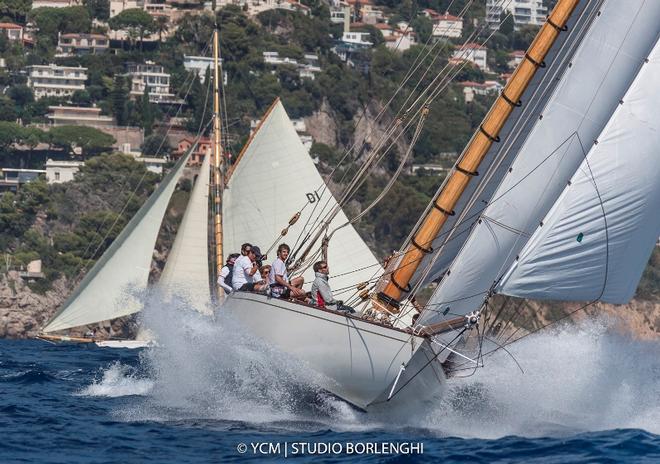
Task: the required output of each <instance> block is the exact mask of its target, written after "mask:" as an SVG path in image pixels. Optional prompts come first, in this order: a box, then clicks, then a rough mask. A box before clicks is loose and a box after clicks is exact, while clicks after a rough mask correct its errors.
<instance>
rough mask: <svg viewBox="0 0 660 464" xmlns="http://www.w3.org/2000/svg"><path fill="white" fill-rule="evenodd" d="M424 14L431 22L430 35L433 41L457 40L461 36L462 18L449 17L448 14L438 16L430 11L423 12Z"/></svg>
mask: <svg viewBox="0 0 660 464" xmlns="http://www.w3.org/2000/svg"><path fill="white" fill-rule="evenodd" d="M424 14H425V15H426V16H427V17H429V18H430V19H431V22H433V30H432V32H431V35H432V36H433V38H434V39H442V38H449V39H457V38H459V37H461V36H462V35H463V18H459V17H458V16H453V15H450V14H449V13H448V12H445V14H439V13H438V12H437V11H435V10H432V9H426V10H424Z"/></svg>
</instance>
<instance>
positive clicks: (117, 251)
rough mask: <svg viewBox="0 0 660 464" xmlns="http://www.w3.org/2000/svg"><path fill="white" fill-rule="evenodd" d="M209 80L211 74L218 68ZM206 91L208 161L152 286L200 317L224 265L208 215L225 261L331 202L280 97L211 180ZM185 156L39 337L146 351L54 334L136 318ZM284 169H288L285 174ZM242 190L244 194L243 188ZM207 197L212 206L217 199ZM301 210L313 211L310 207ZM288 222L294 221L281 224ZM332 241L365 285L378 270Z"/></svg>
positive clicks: (362, 249)
mask: <svg viewBox="0 0 660 464" xmlns="http://www.w3.org/2000/svg"><path fill="white" fill-rule="evenodd" d="M216 50H217V49H216ZM216 73H219V70H218V68H216ZM216 82H219V81H218V80H216ZM215 92H216V93H215V95H214V100H215V108H216V115H217V116H216V119H215V121H214V122H216V127H215V129H216V130H215V131H214V132H215V134H216V135H215V137H216V139H215V141H216V143H215V147H216V148H215V149H214V152H213V155H212V156H205V157H204V162H203V164H202V166H201V168H200V171H199V174H198V175H197V180H196V181H195V185H194V187H193V190H192V192H191V196H190V199H189V202H188V205H187V207H186V211H185V213H184V216H183V218H182V220H181V223H180V225H179V228H178V230H177V235H176V238H175V240H174V244H173V246H172V249H171V250H170V253H169V255H168V257H167V262H166V265H165V268H164V269H163V272H162V274H161V277H160V279H159V281H158V282H157V284H156V288H157V290H158V291H159V292H161V294H162V295H164V296H165V297H168V296H176V297H177V298H179V299H183V300H185V301H187V302H188V303H189V306H190V307H193V308H195V309H197V310H198V311H200V312H202V313H205V314H211V313H212V310H213V305H212V303H211V301H212V292H211V285H210V283H213V284H214V283H215V278H214V276H213V275H212V274H213V273H210V272H209V267H210V266H209V263H213V262H217V263H220V265H222V264H223V259H222V253H219V254H218V256H217V257H216V258H215V260H214V259H213V258H214V257H213V254H212V253H210V252H209V250H210V248H209V246H208V243H209V239H210V238H211V237H210V234H209V229H208V227H207V223H208V218H209V215H211V216H212V217H213V219H214V222H216V221H217V222H218V223H220V221H221V225H222V227H221V229H220V234H218V235H219V237H220V238H218V235H214V236H213V238H215V239H216V240H217V241H218V242H219V243H221V238H222V235H224V238H225V240H224V244H223V246H224V249H225V253H226V254H229V253H232V252H235V251H237V250H240V246H241V243H243V242H245V241H251V242H253V243H255V244H257V243H258V244H263V245H262V247H263V248H262V249H264V250H265V247H266V246H267V245H266V244H270V243H271V242H273V240H275V239H276V238H277V237H280V236H281V231H282V229H284V228H285V227H287V226H288V228H287V230H291V233H292V235H293V233H296V234H299V233H302V231H303V225H304V224H305V222H307V221H309V220H311V219H312V211H313V209H314V208H313V206H314V205H320V204H322V203H323V204H325V202H326V201H327V200H328V199H332V195H331V194H330V192H329V190H327V189H326V188H325V184H324V183H323V180H322V178H321V176H320V175H319V173H318V171H317V170H316V167H315V165H314V162H313V161H312V159H311V158H310V156H309V154H308V152H307V150H306V148H305V147H304V146H303V144H302V142H301V141H300V138H299V136H298V134H297V133H296V130H295V128H294V126H293V123H292V121H291V120H290V119H289V117H288V115H287V113H286V111H285V109H284V106H283V105H282V103H281V101H280V100H279V99H276V100H275V102H274V103H273V104H272V105H271V107H270V108H269V109H268V111H267V112H266V114H265V116H264V117H263V118H262V121H261V123H260V124H259V127H258V128H257V130H256V131H255V132H254V133H253V135H252V136H251V137H250V139H249V141H248V143H247V144H246V146H245V147H244V148H243V151H242V152H241V154H240V155H239V157H238V159H237V161H236V163H234V165H233V166H232V170H231V171H229V173H228V175H227V177H228V180H227V182H225V181H224V180H220V179H218V178H217V174H218V173H219V172H220V169H214V170H213V172H211V169H210V164H214V165H215V166H218V165H219V160H220V159H222V154H221V153H220V143H219V140H220V135H219V126H220V124H219V121H220V119H219V115H218V113H219V102H218V99H219V96H218V92H217V89H216V91H215ZM191 151H192V150H191ZM189 157H190V153H188V154H186V155H185V156H183V157H182V158H181V159H179V160H178V161H177V163H176V165H175V166H174V167H173V168H172V169H171V171H170V172H169V173H168V174H167V176H165V178H164V179H163V180H162V181H161V183H160V185H159V187H158V188H157V189H156V191H155V192H154V193H153V194H152V195H151V197H150V198H149V199H148V200H147V202H146V203H145V204H144V205H143V206H142V208H141V209H140V210H139V211H138V212H137V213H136V215H135V217H133V218H132V220H131V221H130V222H129V223H128V225H127V226H126V227H125V228H124V230H123V231H122V232H121V233H120V235H119V236H118V237H117V239H115V241H114V242H113V244H112V245H111V246H110V247H109V248H108V249H107V250H106V252H105V253H104V254H103V256H102V257H101V258H100V259H99V260H98V261H97V263H96V264H95V265H94V266H93V267H92V269H91V270H90V271H89V272H88V273H87V274H86V276H85V278H84V279H83V280H82V282H81V283H80V284H79V285H78V287H77V288H76V289H75V290H74V292H73V293H72V295H71V296H70V297H69V298H68V299H67V301H66V302H65V303H64V304H63V305H62V307H61V308H60V309H59V310H58V311H57V312H56V313H55V314H54V315H53V317H52V318H51V319H50V320H49V321H48V322H47V323H46V324H45V325H44V327H43V329H42V333H41V334H40V338H42V339H46V340H51V341H76V342H95V343H96V344H97V345H100V346H109V347H131V348H133V347H142V346H145V345H146V344H147V343H148V341H149V336H148V334H138V339H137V340H95V339H93V338H85V337H69V336H66V335H57V333H58V332H61V331H65V330H68V329H71V328H75V327H83V326H86V325H91V324H97V323H99V322H103V321H108V320H112V319H116V318H119V317H123V316H127V315H130V314H134V313H136V312H138V311H140V310H141V308H142V305H143V303H142V298H143V297H144V296H145V295H144V293H145V292H146V291H147V288H148V286H147V283H148V277H149V269H150V267H151V261H152V259H153V249H154V245H155V243H156V238H157V236H158V231H159V229H160V227H161V222H162V219H163V217H164V215H165V213H166V208H167V204H168V202H169V200H170V197H171V195H172V193H173V192H174V189H175V186H176V183H177V181H178V179H179V178H180V177H181V174H182V172H183V169H184V168H185V165H186V163H187V161H188V159H189ZM290 166H295V167H296V169H295V170H290ZM211 174H213V176H211ZM216 185H219V186H221V188H220V189H219V190H220V191H221V192H222V193H224V198H225V199H226V200H225V202H224V204H223V205H222V206H221V207H220V208H218V203H217V202H215V201H214V202H212V203H211V204H209V187H210V189H211V191H212V192H213V191H214V190H215V186H216ZM246 186H247V187H249V188H248V189H247V190H246V189H245V187H246ZM269 192H272V193H274V194H271V193H269ZM211 196H212V197H214V198H218V196H217V195H211ZM332 200H333V201H334V199H332ZM310 202H315V203H314V205H312V203H310ZM306 205H309V207H307V206H306ZM210 207H211V208H210ZM298 208H301V211H300V214H298V217H299V218H300V219H299V220H298V221H297V223H296V222H295V221H291V217H292V216H294V215H295V213H296V211H297V209H298ZM210 210H211V214H210ZM223 210H224V211H223ZM218 211H223V214H222V220H221V219H220V216H221V215H219V214H216V212H218ZM339 219H341V217H340V218H339ZM290 221H291V222H294V223H293V224H289V222H290ZM223 231H224V233H223ZM338 243H340V244H342V246H341V248H337V250H341V253H339V254H335V250H333V252H332V253H333V254H332V256H333V257H335V256H336V259H337V260H341V261H342V263H344V267H343V268H339V269H338V271H342V269H343V270H345V271H346V272H348V271H352V270H353V269H355V268H364V270H363V271H362V272H363V274H362V275H361V277H360V278H365V279H367V278H369V277H371V276H372V275H374V274H377V273H379V272H381V271H382V268H381V267H380V265H379V263H378V261H377V260H376V258H375V257H374V256H373V254H372V253H371V251H370V250H369V248H368V247H367V246H366V245H365V244H364V242H363V241H362V240H361V239H360V237H359V236H358V234H357V232H356V231H355V229H353V228H352V227H350V228H346V229H345V231H343V233H342V234H341V236H339V237H338ZM221 250H222V248H220V251H221ZM353 266H354V267H353Z"/></svg>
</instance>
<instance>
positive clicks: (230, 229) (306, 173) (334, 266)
mask: <svg viewBox="0 0 660 464" xmlns="http://www.w3.org/2000/svg"><path fill="white" fill-rule="evenodd" d="M234 166H235V167H234V171H233V172H232V173H231V177H230V178H229V181H228V184H227V188H226V189H225V190H224V194H223V208H222V210H223V225H222V230H223V253H224V255H225V256H228V255H229V254H230V253H236V252H238V251H239V250H240V247H241V244H242V243H245V242H249V243H252V244H255V245H258V246H259V247H260V248H261V250H262V252H265V250H266V249H267V248H268V247H269V246H270V245H271V244H273V243H275V242H276V241H278V237H279V236H280V232H281V231H282V229H284V228H285V227H286V226H287V224H288V222H289V220H290V219H291V217H292V216H293V215H294V214H295V213H296V212H297V211H301V208H302V214H301V217H300V219H299V220H298V222H297V223H296V224H295V225H294V226H292V227H291V228H290V230H289V232H288V234H287V235H286V236H285V237H283V238H282V239H281V240H279V241H282V242H286V243H288V244H289V245H290V246H293V244H294V243H295V242H296V239H297V238H298V237H299V235H301V232H302V231H303V228H304V227H305V224H306V223H307V222H308V220H309V219H310V218H312V222H313V220H314V219H316V218H317V216H318V214H319V211H320V210H321V209H324V210H325V211H328V210H329V209H330V208H333V207H335V206H336V205H337V202H336V200H335V199H334V197H333V196H332V194H331V193H330V192H329V190H328V189H327V188H326V187H325V184H324V182H323V179H322V178H321V175H320V174H319V173H318V171H317V169H316V166H315V165H314V162H313V161H312V159H311V158H310V156H309V154H308V153H307V150H306V149H305V147H304V146H303V144H302V142H301V141H300V138H299V137H298V134H297V133H296V131H295V128H294V126H293V123H292V122H291V120H290V119H289V117H288V115H287V114H286V111H285V109H284V106H283V105H282V103H281V102H280V101H279V100H277V101H276V102H275V103H274V104H273V106H271V108H270V109H269V111H268V112H267V113H266V115H265V116H264V119H263V121H262V122H261V124H260V126H259V127H258V128H257V131H256V133H255V134H254V135H253V137H252V139H251V140H250V141H249V143H248V145H247V146H246V148H245V149H244V151H243V152H242V153H241V155H240V156H239V158H238V160H237V162H236V164H235V165H234ZM305 205H306V206H305ZM317 205H320V206H318V207H317V208H316V210H315V206H317ZM303 207H304V208H303ZM346 221H347V218H346V215H345V214H344V213H343V212H340V213H339V214H338V215H337V216H336V217H335V218H334V220H333V221H332V223H331V225H330V230H332V229H334V228H335V227H336V226H338V225H341V224H344V223H345V222H346ZM279 241H278V242H279ZM274 258H275V250H273V252H271V254H270V256H268V262H271V261H272V260H273V259H274ZM328 261H329V266H330V271H331V276H336V277H332V278H331V281H330V283H331V284H332V287H333V289H342V288H345V287H349V286H351V285H355V284H357V283H359V282H361V281H365V280H368V279H370V278H372V277H373V276H374V275H378V274H379V273H380V272H381V271H382V269H381V267H380V265H379V263H378V261H377V260H376V258H375V257H374V255H373V254H372V253H371V251H370V250H369V248H368V247H367V245H366V244H365V243H364V241H363V240H362V239H361V238H360V236H359V235H358V233H357V232H356V231H355V229H354V228H353V226H347V227H344V228H342V229H340V230H338V231H337V233H335V234H334V235H333V237H332V240H331V241H330V244H329V247H328ZM340 274H345V275H340ZM304 276H305V281H306V282H308V283H311V281H312V280H313V278H314V273H313V271H312V270H311V269H308V270H307V271H306V272H305V274H304ZM338 298H342V296H341V295H338Z"/></svg>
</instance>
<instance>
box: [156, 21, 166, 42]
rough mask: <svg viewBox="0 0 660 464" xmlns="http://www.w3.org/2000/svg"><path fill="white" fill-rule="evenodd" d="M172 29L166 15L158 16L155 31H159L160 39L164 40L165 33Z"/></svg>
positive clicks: (160, 40)
mask: <svg viewBox="0 0 660 464" xmlns="http://www.w3.org/2000/svg"><path fill="white" fill-rule="evenodd" d="M169 29H170V20H169V19H168V18H167V17H166V16H158V17H157V18H156V21H155V23H154V32H158V41H159V42H162V41H163V33H164V32H167V31H168V30H169Z"/></svg>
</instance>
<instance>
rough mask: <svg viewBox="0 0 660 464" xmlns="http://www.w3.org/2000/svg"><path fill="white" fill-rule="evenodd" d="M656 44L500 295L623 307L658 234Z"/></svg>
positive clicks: (659, 74) (659, 58)
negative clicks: (604, 303) (597, 302)
mask: <svg viewBox="0 0 660 464" xmlns="http://www.w3.org/2000/svg"><path fill="white" fill-rule="evenodd" d="M658 82H660V45H659V44H658V43H656V45H655V48H654V50H653V52H652V53H651V55H650V57H649V61H648V63H646V64H644V66H643V67H642V69H641V71H640V73H639V75H638V76H637V79H635V82H634V83H633V85H632V86H631V88H630V90H629V91H628V92H627V93H626V95H625V96H624V97H623V99H622V102H621V105H620V106H619V107H618V108H617V110H616V112H615V113H614V116H613V117H612V119H611V120H610V122H609V123H608V124H607V126H606V127H605V130H604V131H603V133H602V134H601V135H600V136H599V137H598V144H597V145H594V146H593V147H592V148H591V151H590V152H589V155H588V156H587V158H586V159H585V160H584V161H583V162H582V165H581V166H580V168H579V169H578V171H577V172H576V173H575V175H574V176H573V178H572V179H571V181H570V183H569V185H568V186H567V187H566V188H565V189H564V193H563V194H562V196H561V198H560V199H559V201H558V202H557V203H556V204H555V206H554V207H553V209H552V210H551V211H550V213H549V214H548V215H547V216H546V217H545V218H544V219H543V226H539V228H538V229H537V231H536V233H535V234H534V235H533V236H532V238H531V240H530V241H529V242H528V244H527V245H526V247H525V249H524V250H523V251H522V252H521V253H520V258H519V260H518V261H517V262H516V263H514V265H513V267H512V270H511V272H510V273H509V274H508V275H507V276H506V278H505V281H504V283H503V285H502V289H501V291H502V292H503V293H506V294H507V295H512V296H521V297H528V298H536V299H553V300H570V301H594V300H600V301H605V302H609V303H626V302H628V301H629V300H630V299H631V298H632V296H633V295H634V293H635V289H636V288H637V284H638V283H639V279H640V277H641V275H642V272H643V270H644V265H645V264H646V261H647V260H648V257H649V254H650V252H651V250H652V249H653V247H654V246H655V243H656V241H657V238H658V235H659V234H660V214H658V211H660V182H659V180H660V156H658V147H660V121H658V115H657V112H658V108H660V92H658Z"/></svg>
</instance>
